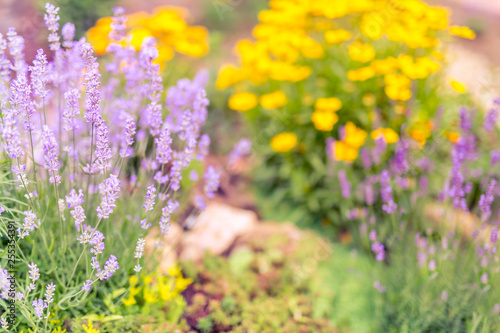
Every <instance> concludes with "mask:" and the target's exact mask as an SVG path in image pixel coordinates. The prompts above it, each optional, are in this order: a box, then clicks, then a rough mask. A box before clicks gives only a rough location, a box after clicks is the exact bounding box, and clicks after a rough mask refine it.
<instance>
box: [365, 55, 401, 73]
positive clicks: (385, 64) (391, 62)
mask: <svg viewBox="0 0 500 333" xmlns="http://www.w3.org/2000/svg"><path fill="white" fill-rule="evenodd" d="M396 66H397V63H396V59H395V58H393V57H388V58H386V59H377V60H373V61H372V62H371V67H372V68H373V70H375V72H376V73H377V74H389V73H392V72H394V71H395V70H396Z"/></svg>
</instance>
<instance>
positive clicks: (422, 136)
mask: <svg viewBox="0 0 500 333" xmlns="http://www.w3.org/2000/svg"><path fill="white" fill-rule="evenodd" d="M410 136H411V137H412V138H413V140H415V141H417V142H418V143H420V145H421V146H423V145H425V142H426V141H427V137H428V133H426V131H423V130H421V129H414V130H411V131H410Z"/></svg>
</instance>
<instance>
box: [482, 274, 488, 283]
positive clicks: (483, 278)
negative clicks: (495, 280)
mask: <svg viewBox="0 0 500 333" xmlns="http://www.w3.org/2000/svg"><path fill="white" fill-rule="evenodd" d="M481 283H482V284H487V283H488V273H483V274H481Z"/></svg>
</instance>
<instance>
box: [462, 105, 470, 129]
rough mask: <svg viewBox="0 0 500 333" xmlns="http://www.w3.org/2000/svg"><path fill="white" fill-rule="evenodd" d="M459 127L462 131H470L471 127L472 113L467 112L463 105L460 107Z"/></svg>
mask: <svg viewBox="0 0 500 333" xmlns="http://www.w3.org/2000/svg"><path fill="white" fill-rule="evenodd" d="M459 112H460V128H461V129H462V131H464V132H470V130H471V129H472V113H469V112H468V111H467V109H466V108H465V107H463V106H462V107H461V108H460V111H459Z"/></svg>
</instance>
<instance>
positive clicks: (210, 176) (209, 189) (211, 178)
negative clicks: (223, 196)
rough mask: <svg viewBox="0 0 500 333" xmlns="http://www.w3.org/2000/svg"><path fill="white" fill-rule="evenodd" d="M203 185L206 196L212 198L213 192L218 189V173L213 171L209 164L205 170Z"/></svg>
mask: <svg viewBox="0 0 500 333" xmlns="http://www.w3.org/2000/svg"><path fill="white" fill-rule="evenodd" d="M204 178H205V187H204V191H205V194H206V196H207V197H209V198H213V196H214V193H215V192H216V191H217V190H218V189H219V182H220V175H219V174H218V173H217V172H216V171H215V169H214V167H213V166H211V165H209V166H208V167H207V171H206V172H205V176H204Z"/></svg>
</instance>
